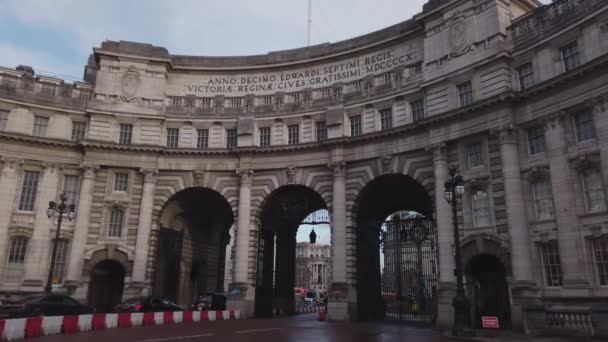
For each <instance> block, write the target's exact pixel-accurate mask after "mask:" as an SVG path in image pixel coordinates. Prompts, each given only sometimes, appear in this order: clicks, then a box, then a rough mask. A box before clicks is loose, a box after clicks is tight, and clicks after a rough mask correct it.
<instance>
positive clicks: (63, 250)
mask: <svg viewBox="0 0 608 342" xmlns="http://www.w3.org/2000/svg"><path fill="white" fill-rule="evenodd" d="M55 241H57V255H56V256H55V268H54V270H53V284H62V283H63V277H64V275H65V269H66V261H67V254H68V240H66V239H59V240H54V239H53V242H55ZM52 252H53V245H51V253H52Z"/></svg>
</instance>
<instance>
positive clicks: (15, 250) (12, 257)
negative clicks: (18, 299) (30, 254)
mask: <svg viewBox="0 0 608 342" xmlns="http://www.w3.org/2000/svg"><path fill="white" fill-rule="evenodd" d="M27 242H28V239H27V238H26V237H24V236H15V237H12V238H11V239H10V242H9V248H8V260H7V263H6V275H5V276H4V282H5V283H6V284H21V281H22V280H23V273H24V271H25V268H24V266H25V253H26V252H27Z"/></svg>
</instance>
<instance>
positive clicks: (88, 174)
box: [80, 164, 99, 179]
mask: <svg viewBox="0 0 608 342" xmlns="http://www.w3.org/2000/svg"><path fill="white" fill-rule="evenodd" d="M80 168H81V169H82V176H83V178H85V179H93V178H95V173H97V171H98V170H99V165H93V164H81V165H80Z"/></svg>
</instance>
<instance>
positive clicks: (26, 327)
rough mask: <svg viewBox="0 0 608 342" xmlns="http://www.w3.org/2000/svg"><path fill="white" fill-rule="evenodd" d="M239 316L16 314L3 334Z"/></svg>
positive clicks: (235, 315) (1, 324)
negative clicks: (26, 316) (19, 315)
mask: <svg viewBox="0 0 608 342" xmlns="http://www.w3.org/2000/svg"><path fill="white" fill-rule="evenodd" d="M236 319H241V312H240V311H238V310H227V311H178V312H136V313H109V314H91V315H74V316H44V317H28V318H14V319H6V320H4V319H3V320H0V336H2V339H3V340H8V341H14V340H18V339H22V338H29V337H39V336H49V335H59V334H64V335H65V334H75V333H79V332H85V331H91V330H106V329H113V328H130V327H138V326H152V325H166V324H174V323H182V322H201V321H228V320H236Z"/></svg>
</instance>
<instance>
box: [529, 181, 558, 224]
mask: <svg viewBox="0 0 608 342" xmlns="http://www.w3.org/2000/svg"><path fill="white" fill-rule="evenodd" d="M532 196H533V197H534V209H535V211H536V219H538V220H548V219H552V218H553V215H554V210H553V194H552V192H551V184H550V183H549V181H548V180H546V179H541V180H538V181H536V182H534V183H532Z"/></svg>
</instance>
